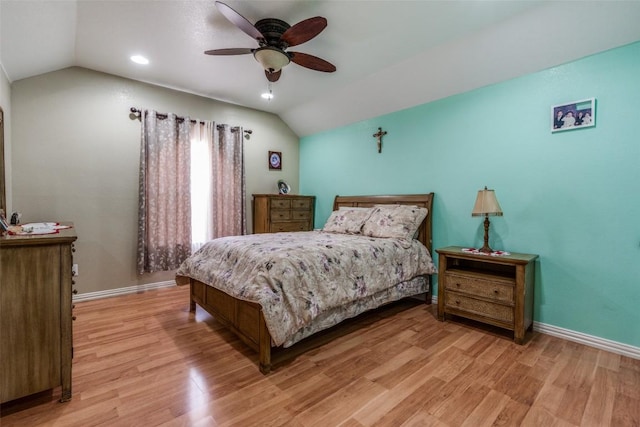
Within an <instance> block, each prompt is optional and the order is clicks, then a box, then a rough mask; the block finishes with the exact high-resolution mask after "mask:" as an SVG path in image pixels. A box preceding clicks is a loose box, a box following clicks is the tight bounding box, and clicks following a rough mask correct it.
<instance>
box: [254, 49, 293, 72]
mask: <svg viewBox="0 0 640 427" xmlns="http://www.w3.org/2000/svg"><path fill="white" fill-rule="evenodd" d="M253 57H254V58H256V61H258V62H259V63H260V64H261V65H262V68H264V69H265V70H267V71H269V72H270V73H274V72H278V71H280V70H281V69H282V67H284V66H285V65H287V64H288V63H289V57H288V56H287V55H286V54H285V53H284V52H283V51H281V50H280V49H276V48H273V47H269V46H265V47H261V48H259V49H256V51H255V52H253Z"/></svg>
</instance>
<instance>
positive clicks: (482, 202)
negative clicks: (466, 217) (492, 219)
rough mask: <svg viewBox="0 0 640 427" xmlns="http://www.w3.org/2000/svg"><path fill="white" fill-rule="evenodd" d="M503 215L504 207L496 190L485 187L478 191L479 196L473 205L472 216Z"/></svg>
mask: <svg viewBox="0 0 640 427" xmlns="http://www.w3.org/2000/svg"><path fill="white" fill-rule="evenodd" d="M482 215H491V216H502V208H501V207H500V204H499V203H498V199H497V198H496V193H495V191H494V190H488V189H487V187H484V190H479V191H478V197H477V198H476V204H475V206H474V207H473V211H472V212H471V216H482Z"/></svg>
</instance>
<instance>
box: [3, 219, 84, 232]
mask: <svg viewBox="0 0 640 427" xmlns="http://www.w3.org/2000/svg"><path fill="white" fill-rule="evenodd" d="M65 228H71V226H70V225H60V223H59V222H30V223H27V224H22V225H18V226H11V227H9V234H13V235H31V234H56V233H58V231H59V230H63V229H65Z"/></svg>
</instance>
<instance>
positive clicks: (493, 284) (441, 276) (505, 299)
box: [436, 246, 538, 344]
mask: <svg viewBox="0 0 640 427" xmlns="http://www.w3.org/2000/svg"><path fill="white" fill-rule="evenodd" d="M462 249H463V248H462V247H459V246H450V247H447V248H442V249H436V252H437V253H438V262H439V266H438V319H439V320H441V321H444V320H445V319H446V316H447V314H453V315H456V316H461V317H465V318H468V319H473V320H477V321H480V322H483V323H487V324H490V325H494V326H498V327H501V328H505V329H509V330H511V331H513V338H514V341H515V342H516V343H517V344H523V343H524V336H525V331H526V330H527V329H531V327H532V325H533V287H534V282H535V276H534V274H535V271H534V267H535V260H536V259H537V258H538V255H531V254H518V253H511V254H510V255H501V256H491V255H476V254H472V253H469V252H465V251H463V250H462Z"/></svg>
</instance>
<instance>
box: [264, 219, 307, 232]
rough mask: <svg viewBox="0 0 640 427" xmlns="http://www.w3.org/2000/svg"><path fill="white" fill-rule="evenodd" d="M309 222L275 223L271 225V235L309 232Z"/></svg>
mask: <svg viewBox="0 0 640 427" xmlns="http://www.w3.org/2000/svg"><path fill="white" fill-rule="evenodd" d="M308 230H309V222H308V221H291V222H274V223H272V224H271V229H270V230H269V231H270V232H271V233H282V232H286V231H308Z"/></svg>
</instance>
